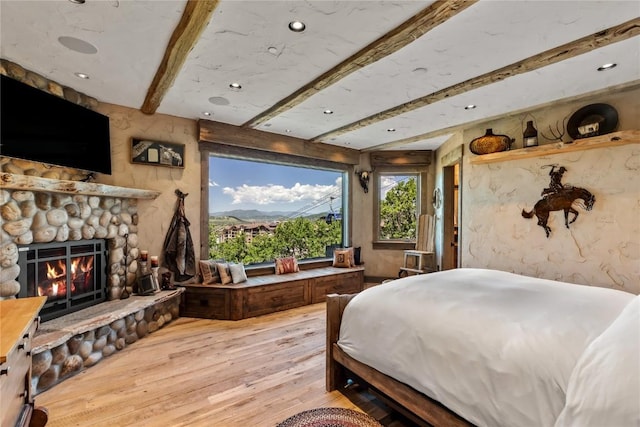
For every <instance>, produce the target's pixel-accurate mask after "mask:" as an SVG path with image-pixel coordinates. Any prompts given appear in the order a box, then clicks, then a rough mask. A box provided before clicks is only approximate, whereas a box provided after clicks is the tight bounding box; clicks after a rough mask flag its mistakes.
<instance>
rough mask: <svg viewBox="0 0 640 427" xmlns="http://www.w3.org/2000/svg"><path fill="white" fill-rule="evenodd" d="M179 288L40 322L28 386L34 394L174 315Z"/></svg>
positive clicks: (145, 334) (129, 342)
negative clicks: (30, 381) (30, 380)
mask: <svg viewBox="0 0 640 427" xmlns="http://www.w3.org/2000/svg"><path fill="white" fill-rule="evenodd" d="M183 292H184V288H177V289H176V290H171V291H161V292H159V293H156V294H154V295H149V296H135V295H134V296H131V297H129V298H127V299H124V300H113V301H107V302H103V303H101V304H98V305H95V306H93V307H90V308H86V309H84V310H81V311H77V312H75V313H71V314H67V315H65V316H62V317H59V318H57V319H53V320H50V321H48V322H44V323H42V324H41V325H40V328H39V329H38V331H37V332H36V335H35V337H34V339H33V349H32V351H33V362H32V367H33V369H32V383H31V387H32V390H33V392H34V394H37V393H40V392H42V391H44V390H47V389H49V388H51V387H53V386H54V385H55V384H57V383H59V382H60V381H63V380H65V379H67V378H69V377H71V376H73V375H75V374H77V373H79V372H81V371H83V370H85V369H87V368H90V367H91V366H94V365H95V364H96V363H98V362H99V361H100V360H102V359H103V358H105V357H108V356H111V355H112V354H114V353H116V352H118V351H120V350H122V349H124V348H125V347H127V346H128V345H130V344H133V343H134V342H136V341H138V340H139V339H142V338H144V337H145V336H147V335H148V334H150V333H152V332H155V331H157V330H158V329H160V328H162V327H163V326H164V325H166V324H168V323H169V322H171V321H172V320H174V319H177V318H178V317H179V310H180V299H181V296H182V293H183Z"/></svg>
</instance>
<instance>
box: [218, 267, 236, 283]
mask: <svg viewBox="0 0 640 427" xmlns="http://www.w3.org/2000/svg"><path fill="white" fill-rule="evenodd" d="M216 267H217V268H218V273H219V274H220V282H221V283H222V284H223V285H228V284H229V283H231V282H233V277H231V270H229V264H227V263H226V262H218V263H216Z"/></svg>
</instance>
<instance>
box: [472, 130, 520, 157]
mask: <svg viewBox="0 0 640 427" xmlns="http://www.w3.org/2000/svg"><path fill="white" fill-rule="evenodd" d="M512 142H513V140H512V139H511V138H510V137H508V136H507V135H494V134H493V129H487V131H486V133H485V134H484V135H483V136H480V137H478V138H476V139H474V140H472V141H471V143H470V144H469V149H470V150H471V152H472V153H473V154H489V153H497V152H499V151H506V150H508V149H509V148H510V147H511V143H512Z"/></svg>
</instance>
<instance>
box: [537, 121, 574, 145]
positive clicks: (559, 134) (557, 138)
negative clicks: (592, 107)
mask: <svg viewBox="0 0 640 427" xmlns="http://www.w3.org/2000/svg"><path fill="white" fill-rule="evenodd" d="M567 120H568V117H565V118H564V119H563V120H562V127H560V122H559V121H556V129H555V131H554V130H553V129H551V125H549V132H551V135H552V136H553V138H549V137H548V136H546V135H545V134H544V133H542V132H540V135H542V137H543V138H544V139H548V140H549V141H558V142H563V141H562V138H563V137H564V134H565V133H566V129H567ZM556 133H557V134H556ZM570 142H571V141H570ZM568 143H569V142H567V144H568Z"/></svg>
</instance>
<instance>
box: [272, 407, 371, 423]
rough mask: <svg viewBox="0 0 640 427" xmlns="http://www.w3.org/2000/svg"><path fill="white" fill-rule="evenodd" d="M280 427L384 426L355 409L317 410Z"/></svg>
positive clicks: (287, 420) (303, 413)
mask: <svg viewBox="0 0 640 427" xmlns="http://www.w3.org/2000/svg"><path fill="white" fill-rule="evenodd" d="M278 427H382V424H380V423H379V422H378V421H376V420H375V418H372V417H371V416H369V415H367V414H365V413H362V412H358V411H354V410H353V409H346V408H316V409H310V410H308V411H303V412H300V413H298V414H296V415H293V416H292V417H289V418H287V419H286V420H284V421H283V422H281V423H280V424H278Z"/></svg>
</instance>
